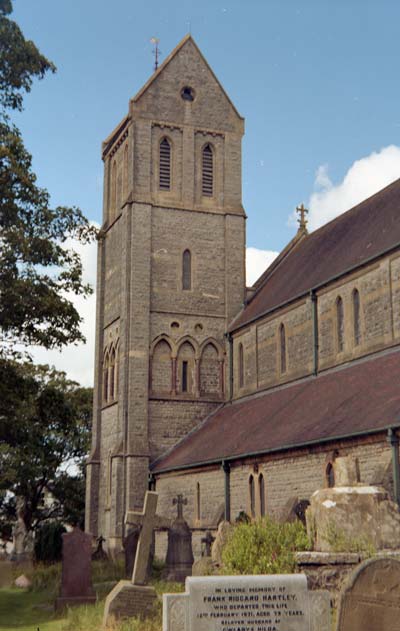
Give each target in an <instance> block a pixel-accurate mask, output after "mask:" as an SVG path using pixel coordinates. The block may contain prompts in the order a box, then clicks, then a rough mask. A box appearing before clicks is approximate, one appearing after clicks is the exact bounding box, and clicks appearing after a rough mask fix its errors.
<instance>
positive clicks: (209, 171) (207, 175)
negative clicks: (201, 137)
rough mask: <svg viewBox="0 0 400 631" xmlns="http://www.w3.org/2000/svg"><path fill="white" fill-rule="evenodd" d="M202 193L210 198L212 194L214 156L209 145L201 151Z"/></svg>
mask: <svg viewBox="0 0 400 631" xmlns="http://www.w3.org/2000/svg"><path fill="white" fill-rule="evenodd" d="M202 193H203V195H204V196H206V197H212V196H213V194H214V155H213V150H212V148H211V146H210V145H206V146H205V147H204V149H203V180H202Z"/></svg>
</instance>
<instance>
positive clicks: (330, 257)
mask: <svg viewBox="0 0 400 631" xmlns="http://www.w3.org/2000/svg"><path fill="white" fill-rule="evenodd" d="M291 243H293V242H291ZM396 246H400V179H399V180H396V181H395V182H393V183H392V184H390V185H389V186H387V187H386V188H384V189H383V190H382V191H379V192H378V193H376V194H375V195H373V196H372V197H369V198H368V199H366V200H365V201H363V202H361V203H360V204H358V205H357V206H354V208H352V209H351V210H348V211H347V212H346V213H344V214H342V215H339V217H337V218H336V219H334V220H333V221H330V222H329V223H327V224H325V225H324V226H322V228H319V229H318V230H315V232H312V233H311V234H309V235H307V236H305V237H304V238H303V239H301V240H299V241H298V242H297V243H295V244H294V247H291V248H290V250H289V252H287V254H286V255H285V256H284V257H283V258H281V259H280V260H278V261H274V262H273V263H272V265H271V266H270V268H268V269H267V270H266V272H264V274H263V275H262V276H261V277H260V278H259V280H258V281H257V282H256V283H255V288H256V292H255V293H254V295H253V296H252V298H251V299H250V301H249V302H248V304H247V305H246V306H245V308H244V309H243V311H242V312H241V313H239V315H238V316H237V318H236V319H235V320H234V321H233V323H232V324H231V326H230V330H231V331H234V330H236V329H238V328H240V327H242V326H244V325H246V324H249V323H250V322H252V321H253V320H256V319H257V318H259V317H260V316H262V315H263V314H265V313H268V312H269V311H272V310H273V309H276V308H277V307H279V306H281V305H284V304H285V303H288V302H290V301H292V300H294V299H296V298H298V297H300V296H304V295H305V294H307V293H308V292H309V291H310V290H311V289H313V288H314V289H315V288H317V287H318V286H321V285H323V284H325V283H326V282H328V281H329V280H331V279H333V278H335V277H337V276H340V275H342V274H344V273H345V272H346V271H349V270H350V269H352V268H355V267H357V266H359V265H362V264H364V263H366V262H367V261H369V260H371V259H373V258H375V257H377V256H379V255H380V254H383V253H385V252H387V251H389V250H390V249H392V248H395V247H396ZM285 250H286V249H285Z"/></svg>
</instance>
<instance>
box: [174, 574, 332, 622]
mask: <svg viewBox="0 0 400 631" xmlns="http://www.w3.org/2000/svg"><path fill="white" fill-rule="evenodd" d="M314 603H315V606H314ZM242 629H244V630H245V631H330V599H329V594H328V593H327V592H316V594H315V596H314V595H313V593H312V592H309V591H308V589H307V579H306V577H305V576H304V574H282V575H261V576H209V577H188V578H187V579H186V593H184V594H164V595H163V631H241V630H242Z"/></svg>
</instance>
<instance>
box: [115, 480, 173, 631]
mask: <svg viewBox="0 0 400 631" xmlns="http://www.w3.org/2000/svg"><path fill="white" fill-rule="evenodd" d="M157 500H158V493H155V492H154V491H147V492H146V497H145V500H144V508H143V512H141V513H136V512H133V511H128V513H127V514H126V517H125V523H127V524H129V525H134V526H139V527H140V533H139V540H138V545H137V550H136V557H135V563H134V567H133V573H132V579H131V581H119V583H118V584H117V585H116V586H115V587H114V589H113V590H111V592H110V593H109V594H108V596H107V598H106V602H105V607H104V627H106V626H107V623H108V622H109V621H110V618H111V617H115V618H132V617H134V616H147V615H149V614H150V613H151V612H152V611H153V608H154V604H155V601H156V599H157V594H156V591H155V589H154V587H150V586H148V585H145V583H146V578H147V568H148V563H149V555H150V551H151V546H152V541H153V530H154V529H155V528H168V527H169V526H170V524H171V520H170V519H166V518H164V517H160V516H159V515H157V514H156V510H157Z"/></svg>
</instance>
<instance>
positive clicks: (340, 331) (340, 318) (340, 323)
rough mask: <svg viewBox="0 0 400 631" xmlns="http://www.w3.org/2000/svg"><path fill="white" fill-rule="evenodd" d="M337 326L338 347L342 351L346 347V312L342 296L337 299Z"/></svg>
mask: <svg viewBox="0 0 400 631" xmlns="http://www.w3.org/2000/svg"><path fill="white" fill-rule="evenodd" d="M336 327H337V349H338V352H339V353H341V352H342V351H343V349H344V313H343V300H342V298H341V297H340V296H338V297H337V299H336Z"/></svg>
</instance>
